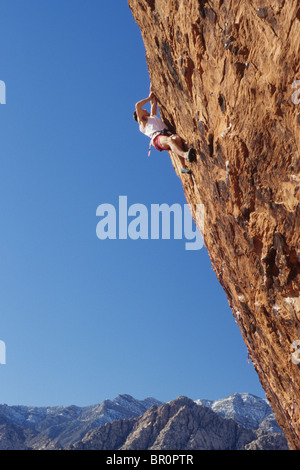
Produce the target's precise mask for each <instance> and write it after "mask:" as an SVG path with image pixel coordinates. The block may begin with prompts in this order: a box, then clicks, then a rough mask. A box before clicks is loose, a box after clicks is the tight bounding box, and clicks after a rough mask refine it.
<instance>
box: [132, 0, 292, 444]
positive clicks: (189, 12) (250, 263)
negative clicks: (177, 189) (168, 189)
mask: <svg viewBox="0 0 300 470" xmlns="http://www.w3.org/2000/svg"><path fill="white" fill-rule="evenodd" d="M129 6H130V8H131V11H132V14H133V16H134V18H135V20H136V22H137V23H138V25H139V27H140V30H141V33H142V38H143V41H144V45H145V49H146V59H147V64H148V70H149V76H150V80H151V82H152V85H153V88H154V91H155V94H156V96H157V99H158V102H159V105H160V113H161V116H162V117H163V119H164V120H165V121H166V122H167V123H168V124H169V125H170V126H171V127H172V128H173V130H174V131H176V132H177V133H178V134H179V135H181V136H182V137H183V139H184V140H185V141H186V143H187V144H188V145H193V146H194V147H195V148H196V150H197V162H196V163H192V164H191V165H190V167H191V169H192V175H190V176H189V175H182V174H180V173H179V172H178V168H179V162H178V161H177V159H176V157H174V156H173V155H170V156H171V159H172V161H173V165H174V169H175V170H176V171H177V173H178V176H179V177H180V178H181V180H182V185H183V189H184V191H185V194H186V198H187V200H188V202H190V203H191V204H192V207H193V208H194V209H195V207H196V204H204V207H205V229H204V241H205V245H206V247H207V250H208V252H209V255H210V258H211V261H212V265H213V267H214V270H215V272H216V275H217V277H218V279H219V281H220V283H221V284H222V286H223V288H224V290H225V292H226V295H227V298H228V301H229V304H230V306H231V308H232V311H233V314H234V316H235V318H236V321H237V323H238V325H239V327H240V330H241V333H242V335H243V338H244V341H245V343H246V345H247V347H248V350H249V354H250V356H251V359H252V361H253V363H254V366H255V368H256V371H257V373H258V375H259V378H260V381H261V383H262V386H263V387H264V389H265V391H266V395H267V397H268V399H269V401H270V403H271V405H272V407H273V410H274V412H275V414H276V418H277V420H278V422H279V424H280V426H281V427H282V429H283V431H284V433H285V435H286V437H287V439H288V441H289V445H290V448H292V449H300V365H299V364H298V363H297V362H298V360H297V355H296V354H295V343H294V342H295V341H297V340H300V297H299V277H300V276H299V275H300V244H299V232H300V230H299V223H300V205H299V195H300V173H299V148H300V135H299V131H300V70H299V69H300V62H299V51H300V6H299V2H298V1H297V0H289V1H285V0H272V1H270V2H264V1H260V0H239V1H231V0H211V1H205V0H168V1H166V0H129ZM298 80H299V81H298ZM293 344H294V345H293ZM293 353H294V355H293ZM294 403H295V405H294Z"/></svg>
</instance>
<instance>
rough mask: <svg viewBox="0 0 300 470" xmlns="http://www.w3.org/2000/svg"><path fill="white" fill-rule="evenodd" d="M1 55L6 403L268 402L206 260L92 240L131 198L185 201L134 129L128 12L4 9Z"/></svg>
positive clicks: (139, 80)
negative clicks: (102, 216) (103, 211)
mask: <svg viewBox="0 0 300 470" xmlns="http://www.w3.org/2000/svg"><path fill="white" fill-rule="evenodd" d="M0 44H1V47H0V57H1V60H0V63H1V68H0V80H3V81H5V83H6V87H7V88H6V91H7V96H6V100H7V103H6V105H1V106H0V119H1V142H0V145H1V172H0V175H1V176H0V178H1V184H0V210H1V228H0V259H1V264H0V277H1V278H0V289H1V295H0V312H1V317H0V339H1V340H2V341H4V342H5V344H6V352H7V358H6V362H7V363H6V364H5V365H0V380H1V387H0V403H7V404H10V405H12V404H24V405H36V406H41V405H71V404H76V405H79V406H83V405H89V404H94V403H97V402H101V401H102V400H104V399H105V398H110V399H113V398H114V397H115V396H116V395H118V394H119V393H128V394H131V395H133V396H134V397H136V398H139V399H142V398H145V397H147V396H153V397H156V398H157V399H160V400H162V401H169V400H172V399H175V398H176V397H178V396H179V395H186V396H189V397H190V398H193V399H197V398H210V399H217V398H223V397H225V396H228V395H230V394H231V393H234V392H250V393H253V394H255V395H258V396H264V391H263V390H262V388H261V385H260V383H259V381H258V378H257V375H256V372H255V370H254V368H253V365H252V364H251V363H250V364H248V363H247V349H246V346H245V345H244V343H243V341H242V338H241V334H240V332H239V329H238V326H237V325H236V323H235V321H234V319H233V316H232V313H231V311H230V309H229V306H228V303H227V299H226V297H225V294H224V292H223V290H222V288H221V287H220V286H219V284H218V282H217V280H216V277H215V274H214V272H213V270H212V268H211V263H210V261H209V257H208V254H207V252H206V251H205V249H202V250H199V251H187V250H185V242H184V240H172V239H171V240H151V239H149V240H135V241H133V240H129V239H128V240H118V239H117V240H104V241H103V240H102V241H101V240H99V239H98V238H97V236H96V225H97V222H98V218H97V217H96V209H97V207H98V206H99V205H100V204H103V203H110V204H114V205H116V207H117V206H118V198H119V196H120V195H126V196H127V198H128V203H129V204H133V203H141V204H144V205H146V206H147V207H149V208H150V205H151V204H154V203H159V204H162V203H167V204H169V205H171V204H173V203H179V204H181V205H182V206H183V204H185V203H186V201H185V199H184V195H183V191H182V186H181V183H180V180H179V179H178V178H177V176H176V175H175V172H174V171H173V168H172V165H171V162H170V160H169V157H168V154H167V153H164V154H160V153H159V152H157V151H156V150H153V151H152V155H151V158H150V159H149V158H147V150H148V139H147V138H146V137H145V136H143V135H142V134H140V133H139V132H138V128H137V124H136V123H135V122H134V121H133V119H132V113H133V110H134V104H135V102H136V101H138V100H139V99H142V98H144V97H145V96H147V95H148V91H149V77H148V73H147V68H146V62H145V53H144V46H143V43H142V39H141V35H140V32H139V29H138V27H137V25H136V24H135V22H134V20H133V18H132V16H131V12H130V10H129V7H128V5H127V2H126V1H125V0H110V1H109V2H100V1H99V0H88V1H86V0H52V1H51V2H50V1H49V2H46V1H41V0H26V2H25V1H24V0H2V2H1V17H0ZM203 190H205V188H203Z"/></svg>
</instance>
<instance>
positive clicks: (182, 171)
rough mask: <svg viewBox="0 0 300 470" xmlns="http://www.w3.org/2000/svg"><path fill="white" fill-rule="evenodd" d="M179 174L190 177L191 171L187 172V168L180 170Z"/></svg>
mask: <svg viewBox="0 0 300 470" xmlns="http://www.w3.org/2000/svg"><path fill="white" fill-rule="evenodd" d="M181 173H186V174H187V175H190V174H191V170H189V169H188V168H181Z"/></svg>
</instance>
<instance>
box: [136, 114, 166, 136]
mask: <svg viewBox="0 0 300 470" xmlns="http://www.w3.org/2000/svg"><path fill="white" fill-rule="evenodd" d="M163 129H167V126H165V124H164V123H163V122H162V120H161V119H160V118H159V117H158V116H156V115H155V116H149V117H148V119H147V123H146V125H145V127H143V126H141V125H140V131H141V132H142V133H143V134H145V135H147V136H148V137H150V139H152V137H153V135H154V134H155V133H156V132H161V131H162V130H163Z"/></svg>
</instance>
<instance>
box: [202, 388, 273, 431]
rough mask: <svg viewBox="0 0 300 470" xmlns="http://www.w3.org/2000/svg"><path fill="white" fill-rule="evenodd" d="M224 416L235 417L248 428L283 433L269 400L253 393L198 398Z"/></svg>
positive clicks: (235, 419) (234, 418)
mask: <svg viewBox="0 0 300 470" xmlns="http://www.w3.org/2000/svg"><path fill="white" fill-rule="evenodd" d="M196 403H197V404H198V405H204V406H207V407H208V408H211V409H212V410H213V411H214V412H215V413H217V414H219V415H220V416H222V417H223V418H228V419H230V418H231V419H233V420H234V421H236V422H237V423H238V424H240V425H241V426H243V427H244V428H246V429H261V430H262V431H265V432H270V433H282V430H281V429H280V427H279V426H278V424H277V421H276V419H275V415H274V413H273V411H272V408H271V407H270V405H269V403H268V401H267V400H266V399H264V398H259V397H256V396H255V395H252V394H251V393H234V394H233V395H230V396H229V397H227V398H223V399H220V400H201V399H199V400H196Z"/></svg>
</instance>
